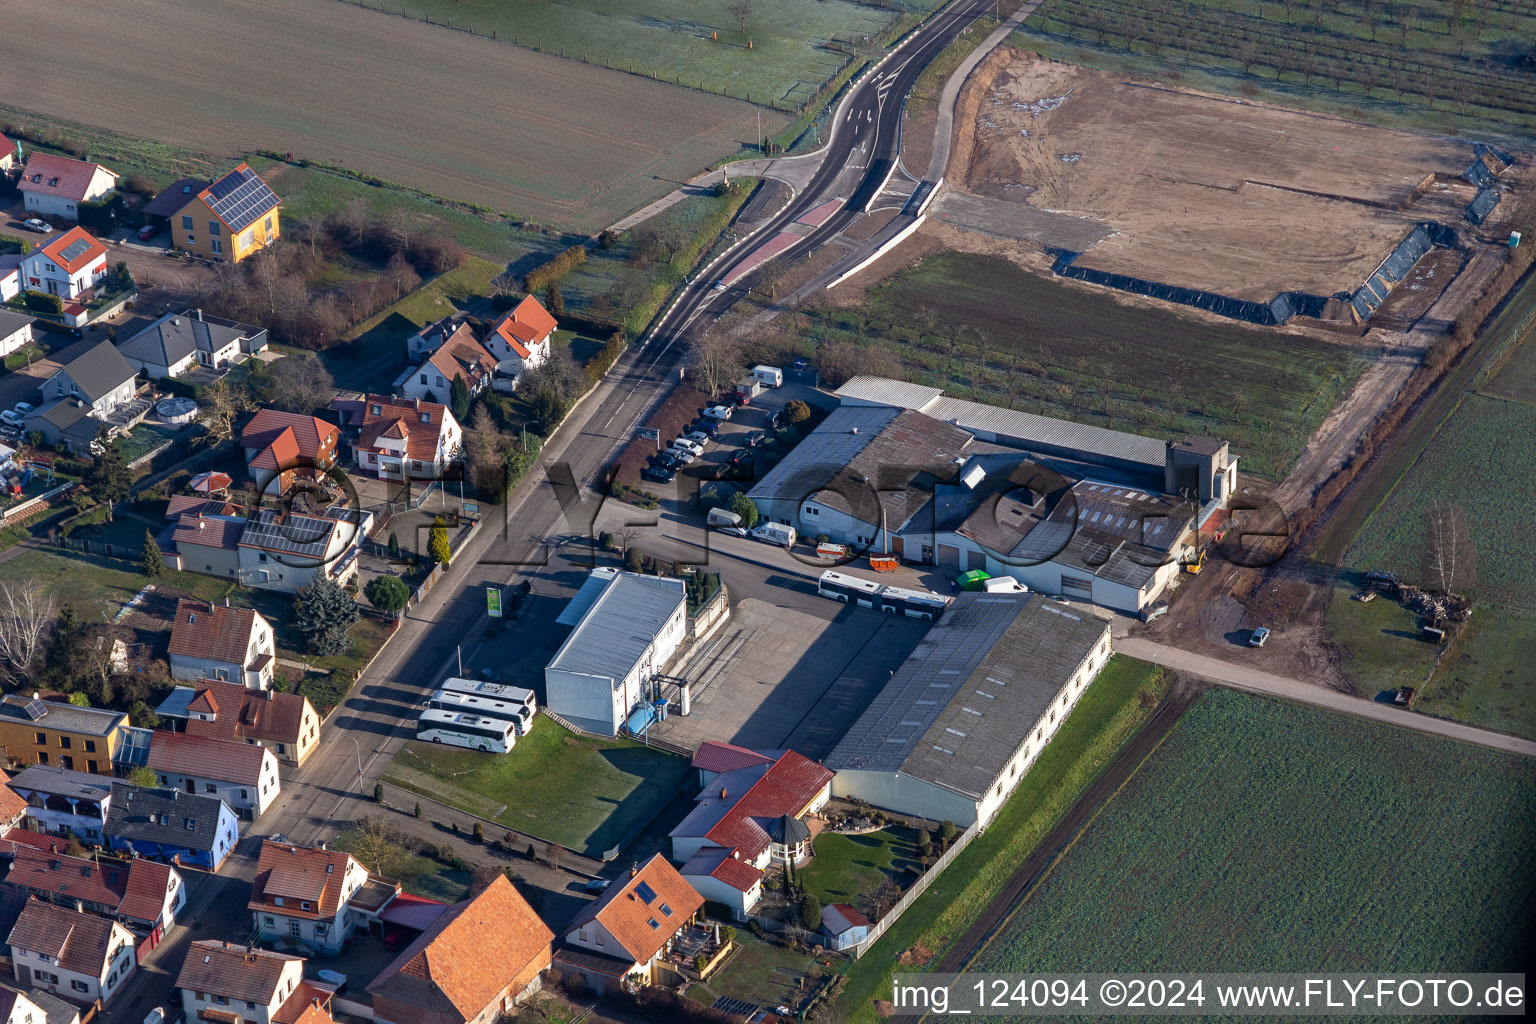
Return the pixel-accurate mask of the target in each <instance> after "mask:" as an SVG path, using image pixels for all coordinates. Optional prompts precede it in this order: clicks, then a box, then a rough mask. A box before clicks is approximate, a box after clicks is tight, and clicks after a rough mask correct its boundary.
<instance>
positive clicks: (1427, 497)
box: [1344, 394, 1536, 608]
mask: <svg viewBox="0 0 1536 1024" xmlns="http://www.w3.org/2000/svg"><path fill="white" fill-rule="evenodd" d="M1532 437H1536V406H1532V405H1526V404H1524V403H1521V402H1513V401H1508V400H1505V399H1498V398H1490V397H1485V396H1483V395H1478V394H1468V395H1467V396H1465V397H1464V398H1463V399H1462V401H1461V404H1460V405H1459V406H1458V407H1457V409H1456V411H1455V412H1453V413H1452V414H1451V416H1450V418H1449V419H1448V420H1447V421H1446V422H1445V423H1444V424H1442V425H1441V427H1440V429H1439V430H1438V431H1437V432H1436V433H1435V436H1434V437H1433V438H1432V439H1431V440H1430V442H1429V445H1428V446H1427V447H1426V448H1425V450H1424V451H1423V453H1422V454H1420V456H1419V458H1418V460H1417V461H1416V462H1415V463H1414V464H1413V465H1412V467H1410V468H1409V469H1408V470H1407V471H1406V472H1405V473H1404V474H1403V476H1402V478H1401V479H1400V480H1399V481H1398V482H1397V485H1396V486H1395V487H1394V488H1393V489H1392V491H1391V492H1390V493H1389V494H1388V495H1387V497H1386V499H1385V500H1384V501H1382V503H1381V504H1380V505H1379V506H1378V507H1377V508H1376V509H1375V510H1374V511H1373V512H1372V513H1371V516H1370V518H1369V519H1367V520H1366V522H1365V525H1364V527H1362V528H1361V530H1360V532H1359V533H1358V534H1356V535H1355V539H1354V541H1353V542H1352V543H1351V544H1350V546H1349V549H1348V550H1347V551H1346V552H1345V554H1344V561H1345V564H1346V565H1348V566H1349V567H1351V568H1355V569H1362V570H1371V569H1388V570H1391V571H1392V572H1396V573H1398V574H1400V575H1402V576H1404V577H1405V578H1406V579H1410V580H1417V579H1419V578H1420V575H1421V572H1420V569H1421V565H1420V563H1421V556H1420V552H1421V550H1422V545H1423V540H1424V518H1425V513H1426V510H1427V509H1428V508H1429V506H1430V505H1431V504H1432V503H1434V502H1437V501H1444V502H1451V503H1453V504H1456V505H1460V506H1461V507H1462V508H1463V509H1464V510H1465V511H1466V517H1467V528H1468V531H1469V532H1470V534H1471V537H1472V542H1473V544H1474V545H1475V546H1476V548H1477V578H1476V580H1475V581H1473V582H1471V583H1470V585H1468V586H1466V587H1465V588H1460V587H1458V589H1465V591H1466V593H1467V594H1468V595H1469V596H1471V597H1474V598H1477V599H1479V600H1487V601H1495V602H1499V603H1503V604H1511V605H1516V606H1519V607H1524V608H1536V598H1533V596H1532V591H1531V581H1530V569H1531V566H1532V565H1536V534H1533V533H1532V531H1531V529H1530V528H1529V517H1530V510H1531V509H1532V508H1536V446H1533V445H1531V444H1527V443H1520V442H1519V441H1518V440H1517V439H1520V438H1525V439H1529V438H1532Z"/></svg>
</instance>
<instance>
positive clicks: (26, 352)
mask: <svg viewBox="0 0 1536 1024" xmlns="http://www.w3.org/2000/svg"><path fill="white" fill-rule="evenodd" d="M47 354H48V353H47V352H45V351H43V347H42V346H41V345H39V344H38V343H37V342H35V341H29V342H27V343H26V344H25V345H23V346H21V348H19V349H17V350H16V351H14V352H12V353H11V354H10V355H8V356H6V357H5V368H6V369H7V370H19V369H21V368H22V367H25V366H31V365H32V364H33V363H35V362H37V361H38V360H39V359H42V358H43V357H44V356H46V355H47Z"/></svg>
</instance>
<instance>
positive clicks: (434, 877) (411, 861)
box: [331, 830, 470, 904]
mask: <svg viewBox="0 0 1536 1024" xmlns="http://www.w3.org/2000/svg"><path fill="white" fill-rule="evenodd" d="M355 840H356V837H355V835H354V834H353V833H352V832H351V831H350V830H349V831H346V832H343V833H341V834H340V835H338V836H337V837H336V838H335V839H334V840H332V842H331V845H332V846H334V847H335V848H336V849H338V850H341V851H343V852H345V853H353V854H355V853H356V852H357V843H356V841H355ZM363 866H364V867H366V868H368V869H369V870H370V871H371V870H373V865H372V864H365V865H363ZM398 875H399V882H400V886H401V888H403V889H404V890H405V891H406V892H408V893H411V894H412V895H415V896H424V897H426V898H427V899H429V900H437V901H438V902H440V903H450V904H451V903H457V902H459V901H460V900H463V899H467V898H468V897H469V888H470V874H469V872H468V871H460V870H458V869H457V868H450V867H448V866H447V865H445V864H440V863H439V862H437V861H435V860H432V859H431V858H430V857H422V856H419V855H418V856H412V857H409V858H406V859H405V861H404V862H403V863H402V864H401V866H400V869H399V871H398Z"/></svg>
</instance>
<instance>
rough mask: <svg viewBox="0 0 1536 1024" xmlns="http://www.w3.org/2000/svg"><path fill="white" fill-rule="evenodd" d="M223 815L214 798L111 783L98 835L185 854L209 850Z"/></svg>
mask: <svg viewBox="0 0 1536 1024" xmlns="http://www.w3.org/2000/svg"><path fill="white" fill-rule="evenodd" d="M226 811H227V808H225V806H224V801H222V800H220V799H219V798H218V797H213V796H197V795H195V794H192V793H183V792H181V791H180V790H177V789H145V788H142V787H140V786H135V785H132V784H130V783H127V782H115V783H113V784H112V806H111V807H110V808H109V809H108V811H107V821H106V825H105V827H103V829H102V834H103V835H107V836H111V837H112V838H114V839H128V840H136V841H138V842H145V843H157V844H160V845H163V846H168V847H172V848H180V849H185V850H211V849H213V846H214V842H215V841H216V840H217V838H218V831H219V821H220V819H221V818H222V817H223V816H224V814H225V813H226ZM228 813H230V814H233V812H232V811H231V812H228ZM189 822H190V823H191V825H192V827H191V828H188V827H187V825H188V823H189Z"/></svg>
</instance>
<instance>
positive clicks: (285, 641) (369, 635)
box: [204, 577, 390, 715]
mask: <svg viewBox="0 0 1536 1024" xmlns="http://www.w3.org/2000/svg"><path fill="white" fill-rule="evenodd" d="M204 578H205V579H211V577H204ZM230 601H231V603H233V604H236V605H240V606H242V607H246V608H255V609H256V610H257V611H259V612H260V613H261V614H262V616H263V617H264V618H265V619H266V620H267V621H268V622H270V623H272V633H273V638H274V639H275V640H276V641H277V656H278V657H279V658H289V659H292V660H295V661H303V662H306V663H308V664H310V665H313V666H314V667H315V668H317V669H321V670H326V671H328V672H329V674H328V675H323V674H320V673H309V674H307V675H305V677H304V679H303V680H302V681H301V682H300V683H299V684H298V688H297V690H296V691H295V692H297V693H301V694H303V695H304V696H306V697H308V698H309V702H310V703H311V704H313V705H314V706H315V710H316V711H318V712H319V713H320V714H321V715H324V714H325V713H326V712H327V711H329V710H330V709H331V708H333V707H335V706H336V705H337V704H340V703H341V701H342V698H343V697H345V696H346V695H347V691H348V690H350V689H351V688H352V684H353V683H354V682H356V680H357V677H358V675H359V674H360V673H361V672H362V670H363V666H365V665H367V664H368V662H369V661H370V660H372V658H373V656H374V655H375V654H376V653H378V650H379V648H380V647H383V646H384V642H385V641H386V640H388V639H389V636H390V629H389V626H388V624H386V623H385V622H383V621H381V620H379V619H375V618H373V617H372V616H370V615H363V616H361V617H359V618H358V620H357V621H356V622H354V623H353V624H352V628H351V629H349V630H348V631H347V635H348V636H349V637H350V638H351V640H352V645H351V647H349V648H348V649H347V650H346V651H344V652H343V653H341V654H327V655H321V656H316V655H312V654H306V653H304V641H303V638H302V637H301V636H300V635H299V634H298V632H297V631H295V630H294V628H293V595H292V594H284V593H279V592H277V591H273V590H256V589H251V588H247V589H245V590H239V591H236V592H234V593H232V594H231V595H230Z"/></svg>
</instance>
